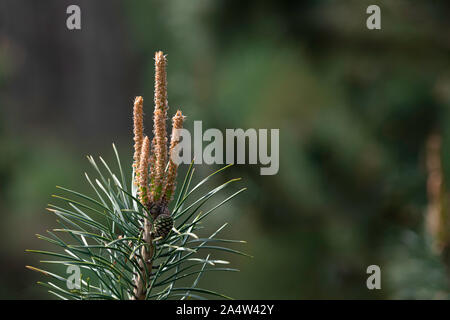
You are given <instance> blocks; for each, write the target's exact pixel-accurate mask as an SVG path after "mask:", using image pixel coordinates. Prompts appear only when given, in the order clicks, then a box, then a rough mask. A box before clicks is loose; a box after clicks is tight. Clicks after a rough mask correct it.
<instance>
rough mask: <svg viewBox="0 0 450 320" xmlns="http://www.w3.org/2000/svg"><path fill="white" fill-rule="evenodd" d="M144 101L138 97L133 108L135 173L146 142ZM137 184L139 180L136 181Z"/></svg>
mask: <svg viewBox="0 0 450 320" xmlns="http://www.w3.org/2000/svg"><path fill="white" fill-rule="evenodd" d="M143 104H144V99H142V97H136V98H135V99H134V107H133V131H134V138H133V139H134V156H133V160H134V161H133V168H134V170H135V172H137V170H138V169H139V161H140V158H141V149H142V142H143V140H144V112H143ZM135 183H137V179H136V180H135Z"/></svg>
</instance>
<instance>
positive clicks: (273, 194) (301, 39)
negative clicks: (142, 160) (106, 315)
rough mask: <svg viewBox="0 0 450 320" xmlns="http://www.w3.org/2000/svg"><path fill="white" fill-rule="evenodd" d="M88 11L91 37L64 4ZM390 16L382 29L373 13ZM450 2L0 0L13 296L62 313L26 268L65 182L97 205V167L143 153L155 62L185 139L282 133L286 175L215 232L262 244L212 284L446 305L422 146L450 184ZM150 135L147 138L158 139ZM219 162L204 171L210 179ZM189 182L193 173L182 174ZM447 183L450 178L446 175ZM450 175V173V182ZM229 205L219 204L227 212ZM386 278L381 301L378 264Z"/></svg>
mask: <svg viewBox="0 0 450 320" xmlns="http://www.w3.org/2000/svg"><path fill="white" fill-rule="evenodd" d="M70 4H78V5H79V6H80V7H81V13H82V18H81V23H82V29H81V30H80V31H69V30H68V29H67V28H66V18H67V14H66V8H67V6H68V5H70ZM370 4H377V5H379V6H380V8H381V25H382V29H381V30H375V31H370V30H368V29H367V28H366V19H367V17H368V15H367V14H366V8H367V7H368V6H369V5H370ZM449 14H450V3H449V2H447V1H412V0H411V1H400V0H399V1H365V0H347V1H326V0H317V1H313V0H310V1H285V2H282V1H279V2H275V1H274V2H267V1H256V0H253V1H228V0H218V1H213V0H199V1H197V0H196V1H186V0H170V1H144V0H142V1H135V0H132V1H76V0H71V1H66V0H45V1H32V0H29V1H25V0H2V1H1V3H0V215H1V217H0V237H1V241H0V298H3V299H47V298H51V296H50V295H49V294H48V293H47V292H46V290H45V289H44V288H42V287H39V286H38V285H36V281H37V280H38V279H41V276H40V275H39V274H37V273H34V272H32V271H29V270H27V269H25V265H35V266H39V263H38V260H39V258H40V257H38V256H35V255H30V254H26V253H24V250H25V249H27V248H30V249H31V248H32V249H43V248H46V246H47V245H46V243H44V242H43V241H39V240H37V239H36V237H35V234H36V233H41V234H42V233H45V230H47V229H50V228H53V227H56V222H55V219H54V217H53V216H52V215H50V214H48V213H46V211H45V208H46V205H47V203H49V202H51V201H53V200H52V199H51V194H53V193H55V192H57V190H56V189H55V186H56V185H62V186H66V187H70V188H72V189H75V190H79V191H83V192H90V191H88V184H87V182H86V181H85V179H84V176H83V173H84V172H85V171H87V172H91V173H92V171H91V169H90V167H89V163H88V162H87V160H86V157H85V156H86V155H88V154H92V155H94V156H98V155H102V156H103V157H104V158H105V159H107V160H109V162H112V159H113V156H114V155H113V150H112V148H111V143H112V142H115V143H116V145H117V147H118V149H119V151H120V154H121V157H122V159H123V160H124V162H126V164H127V165H130V164H131V157H132V131H131V130H132V119H131V110H132V101H133V98H134V97H135V96H136V95H142V96H144V99H145V103H144V104H145V110H146V113H147V118H146V127H147V128H150V126H151V112H152V109H153V105H152V100H153V98H152V97H153V76H154V73H153V63H154V61H153V55H154V52H155V51H157V50H163V51H164V52H165V53H167V54H168V60H169V65H168V81H169V105H170V106H171V109H170V110H169V112H170V114H171V115H172V114H173V113H174V111H175V110H176V108H179V107H180V108H182V110H183V113H185V114H186V115H187V116H188V118H187V124H186V126H187V128H188V129H191V128H192V127H193V121H194V120H203V128H204V130H205V129H206V128H219V129H221V130H225V129H226V128H244V129H246V128H279V129H280V170H279V173H278V174H277V175H274V176H260V175H259V166H250V165H239V166H238V165H236V166H234V167H232V168H230V169H229V170H227V172H226V173H225V174H223V175H222V176H220V177H218V178H217V179H216V180H214V181H213V182H212V183H211V185H210V186H211V187H212V186H215V185H217V183H220V182H224V181H225V180H226V179H229V178H232V177H242V178H243V180H242V181H241V182H239V183H238V184H237V185H235V186H233V187H232V188H231V189H230V190H228V191H226V192H225V193H224V194H222V197H226V196H228V195H229V194H231V193H232V192H234V191H236V190H238V188H239V187H242V186H246V187H248V190H247V191H246V192H245V193H244V194H241V195H239V196H238V197H237V198H235V199H234V200H233V201H232V202H231V203H230V204H229V205H227V206H226V207H223V208H221V209H220V210H219V211H218V212H217V213H216V215H215V216H214V218H213V219H212V220H211V221H210V226H211V227H215V228H217V227H218V226H220V225H221V224H222V223H223V222H225V221H228V222H229V223H230V226H229V228H228V229H226V231H225V232H226V235H227V237H229V238H241V239H245V240H247V241H248V243H247V244H246V245H244V246H241V247H239V248H238V249H241V250H244V251H246V252H248V253H250V254H251V255H253V256H254V258H253V259H248V258H245V257H242V258H240V257H239V258H236V257H231V259H232V263H233V266H235V267H237V268H239V269H241V272H240V273H238V274H234V273H233V274H211V275H209V276H207V277H205V278H204V279H203V280H202V286H203V287H206V288H214V289H217V290H219V291H222V292H224V293H226V294H228V295H231V296H233V297H235V298H242V299H325V298H331V299H348V298H353V299H399V298H414V299H416V298H417V299H421V298H423V299H446V298H448V297H449V293H450V289H449V276H448V275H449V273H448V272H447V271H446V265H445V263H443V258H442V257H441V256H440V255H439V254H438V253H437V252H436V251H433V250H432V242H433V238H432V237H431V236H430V234H428V233H427V232H426V228H425V220H426V219H425V215H426V208H427V204H428V199H427V171H426V165H425V143H426V141H427V139H428V137H429V135H430V134H431V133H436V132H437V133H438V134H441V135H442V137H443V154H442V157H443V159H444V160H443V163H444V176H448V174H450V172H449V169H450V167H449V166H448V165H447V166H446V165H445V164H446V163H448V164H450V162H449V160H450V159H449V160H447V161H445V160H446V159H448V158H449V156H450V154H448V152H447V153H446V150H447V149H449V148H450V140H449V139H448V138H447V135H449V134H450V132H449V129H450V113H449V106H450V59H449V58H450V55H449V54H450V20H449V19H448V17H449ZM147 130H148V129H147ZM216 168H218V167H216V166H207V165H203V166H199V167H198V171H197V173H196V177H195V179H196V180H197V181H198V180H199V179H200V178H202V177H204V176H205V175H207V174H208V173H210V172H212V171H213V170H214V169H216ZM185 169H186V168H184V169H182V173H181V174H180V178H182V176H183V172H184V171H185ZM447 172H448V173H447ZM446 173H447V174H446ZM219 201H220V197H219V198H217V199H215V202H214V201H213V202H211V204H210V206H212V205H214V203H218V202H219ZM372 264H376V265H379V266H380V267H381V272H382V276H381V279H382V280H381V281H382V289H381V290H368V289H367V287H366V279H367V277H368V275H367V274H366V268H367V266H369V265H372Z"/></svg>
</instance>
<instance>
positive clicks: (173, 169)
mask: <svg viewBox="0 0 450 320" xmlns="http://www.w3.org/2000/svg"><path fill="white" fill-rule="evenodd" d="M183 121H184V116H183V114H182V113H181V111H180V110H178V111H177V113H176V114H175V115H174V116H173V118H172V136H171V141H170V157H169V168H168V170H167V180H166V185H165V189H164V201H166V202H170V201H171V200H172V196H173V194H174V192H175V187H176V178H177V169H178V165H177V164H176V163H175V162H174V161H173V156H174V152H175V151H176V150H175V147H176V146H177V145H178V143H179V142H180V129H182V128H183Z"/></svg>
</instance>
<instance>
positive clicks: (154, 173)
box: [133, 51, 184, 299]
mask: <svg viewBox="0 0 450 320" xmlns="http://www.w3.org/2000/svg"><path fill="white" fill-rule="evenodd" d="M166 65H167V59H166V56H165V55H164V54H163V53H162V52H161V51H159V52H156V54H155V99H154V103H155V109H154V112H153V139H152V140H151V141H150V138H149V137H148V136H146V135H144V123H143V120H144V117H143V104H144V99H143V98H142V97H136V99H135V100H134V108H133V122H134V158H133V159H134V162H133V169H134V172H135V175H134V184H135V185H136V187H137V194H138V197H139V201H140V202H141V203H142V204H143V205H144V206H145V207H146V208H147V209H148V212H149V213H150V215H151V217H147V219H145V221H144V230H143V237H142V238H143V239H144V241H145V242H146V246H143V247H142V250H141V259H140V267H141V268H142V270H141V274H137V275H136V277H135V290H134V298H135V299H145V295H146V292H147V290H148V286H149V282H150V281H149V280H150V274H151V270H152V261H151V259H152V256H153V248H154V247H153V243H152V242H153V234H152V222H151V221H154V220H155V219H156V218H157V217H158V216H160V215H170V212H169V210H168V204H169V202H170V201H171V199H172V197H173V194H174V191H175V182H176V181H175V180H176V176H177V167H178V166H177V164H176V163H174V162H173V161H172V159H171V157H170V156H169V155H171V154H172V152H173V150H174V149H175V146H176V145H177V144H178V143H179V139H180V138H179V134H178V129H181V128H182V127H183V120H184V116H183V114H182V113H181V111H180V110H178V111H177V112H176V114H175V116H174V117H173V118H172V135H171V141H170V146H169V147H168V145H167V144H168V139H167V130H166V120H167V110H168V102H167V73H166ZM145 275H146V276H145Z"/></svg>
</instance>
